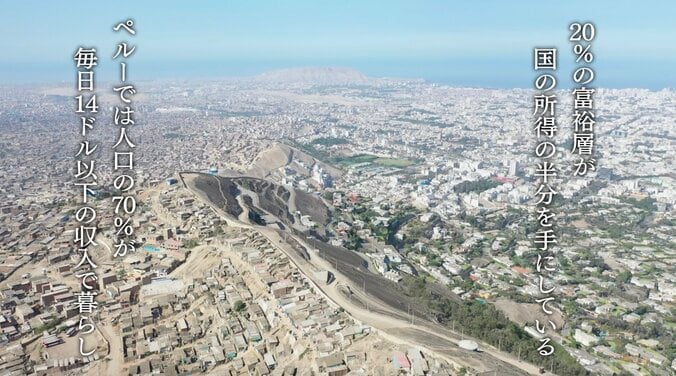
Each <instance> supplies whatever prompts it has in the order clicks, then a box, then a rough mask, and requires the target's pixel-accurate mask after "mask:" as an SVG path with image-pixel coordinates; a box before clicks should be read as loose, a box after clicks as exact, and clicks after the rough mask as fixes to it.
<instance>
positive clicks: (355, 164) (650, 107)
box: [0, 68, 676, 376]
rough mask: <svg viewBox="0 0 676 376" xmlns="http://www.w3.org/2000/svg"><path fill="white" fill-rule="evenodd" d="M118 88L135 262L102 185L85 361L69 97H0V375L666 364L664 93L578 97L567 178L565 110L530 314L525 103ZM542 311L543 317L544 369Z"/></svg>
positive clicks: (674, 350)
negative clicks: (587, 160)
mask: <svg viewBox="0 0 676 376" xmlns="http://www.w3.org/2000/svg"><path fill="white" fill-rule="evenodd" d="M103 87H105V85H104V86H103ZM136 87H137V89H138V94H136V96H135V98H134V100H135V103H136V104H137V117H136V124H135V125H133V126H131V132H130V138H131V139H132V141H133V142H134V143H135V144H136V145H137V149H136V152H137V154H136V161H137V162H136V164H137V167H136V169H135V176H136V187H135V191H134V194H135V195H136V202H137V204H136V205H137V208H136V211H135V213H134V215H133V217H132V219H133V220H132V223H131V224H130V226H131V227H132V228H133V230H134V231H133V232H134V236H135V250H134V251H130V252H128V253H127V254H126V255H124V256H117V257H115V256H114V253H115V252H114V251H115V249H114V243H115V241H116V240H117V237H118V236H119V231H118V232H116V231H115V230H116V227H119V226H118V225H117V224H114V220H113V217H114V214H115V210H114V203H113V202H112V201H111V199H110V197H111V196H113V195H115V194H116V192H115V190H114V189H113V187H112V186H111V185H110V184H102V185H101V187H98V188H97V189H95V190H94V193H93V194H92V195H91V199H90V200H89V205H91V206H93V207H95V208H96V209H97V211H98V213H99V215H98V216H97V218H96V222H95V223H96V226H97V228H98V229H99V231H98V233H97V236H96V238H95V239H94V240H95V242H94V243H93V244H92V245H91V246H90V247H89V248H88V249H89V256H90V257H91V261H92V262H93V263H94V264H96V265H97V266H98V268H97V269H96V278H95V281H94V282H93V283H94V284H95V285H96V286H95V288H94V291H96V294H95V299H94V302H93V304H94V305H95V306H96V309H95V310H94V312H93V313H92V319H93V320H94V321H95V322H96V329H95V331H94V332H93V333H91V334H89V335H88V337H86V338H88V341H89V345H88V348H91V347H92V345H91V343H92V342H93V343H95V345H94V347H95V349H94V351H93V352H92V353H91V354H90V355H87V356H82V355H81V352H80V351H79V349H80V347H79V346H81V344H79V343H78V337H77V333H78V331H81V330H82V323H81V322H78V313H79V311H78V307H81V302H79V303H78V298H77V296H76V293H77V292H79V291H80V288H81V286H80V278H79V277H78V276H79V275H80V273H81V271H80V270H79V269H78V267H79V266H80V265H81V264H82V262H80V261H79V260H80V258H81V255H80V254H79V253H78V252H77V248H75V247H74V246H73V239H74V237H75V233H76V228H77V227H78V222H77V221H75V215H76V209H77V208H78V205H79V204H80V203H79V200H80V196H81V195H82V193H81V189H80V188H76V187H75V186H74V185H73V183H74V178H73V176H74V173H75V170H76V169H77V168H79V167H78V166H76V165H75V163H74V160H73V157H74V156H75V155H76V154H78V150H77V149H78V147H77V146H78V144H79V142H80V133H79V132H80V130H79V128H78V127H79V125H78V122H79V120H78V116H77V114H75V113H74V110H73V109H74V103H73V97H74V96H75V95H76V94H75V93H74V89H73V85H72V84H70V83H69V84H63V85H16V86H5V87H3V88H2V91H0V127H2V135H1V136H0V160H1V161H2V163H1V164H0V166H1V168H2V174H3V176H4V178H3V179H2V182H1V183H0V192H1V193H2V196H3V197H5V201H4V202H3V203H2V205H1V207H0V255H1V257H0V306H1V307H2V310H1V311H0V328H1V329H2V331H1V333H0V344H1V345H0V374H2V375H24V374H29V375H76V374H86V375H194V374H198V373H205V374H210V375H497V374H500V375H524V374H557V375H564V376H567V375H609V376H610V375H673V374H674V372H676V346H675V345H674V344H675V343H676V341H675V338H674V327H675V326H676V321H675V320H674V317H676V315H675V314H674V313H675V312H676V305H675V303H674V295H675V292H676V277H675V276H676V271H675V270H674V261H675V258H676V244H675V242H676V239H675V235H676V232H675V228H676V222H675V217H674V213H675V212H674V204H675V203H676V181H675V179H676V175H675V173H674V161H676V148H675V147H674V144H675V143H676V133H675V129H676V128H674V126H673V119H674V117H675V116H676V92H674V91H673V90H669V89H665V90H658V91H650V90H644V89H597V91H596V93H595V99H596V101H597V102H596V103H597V104H596V107H597V108H598V115H597V119H596V120H597V128H596V134H595V136H596V144H595V148H596V149H595V157H596V162H597V164H596V169H595V170H594V171H592V172H590V173H588V174H587V175H586V176H573V175H574V174H573V170H574V167H573V165H574V158H573V155H572V154H571V152H570V145H571V137H572V136H571V134H572V126H571V125H570V124H571V120H570V119H571V114H572V104H571V103H570V102H571V99H570V95H563V94H562V95H560V96H559V108H558V116H559V133H558V134H557V136H556V141H557V144H559V145H562V147H560V148H559V149H558V150H559V151H558V153H557V155H556V156H555V157H554V159H555V160H556V163H557V165H559V166H562V167H561V168H560V169H559V174H558V176H557V177H556V178H555V182H556V188H557V190H558V193H559V194H560V197H558V199H557V201H555V202H554V203H553V204H552V208H553V210H555V211H556V212H557V213H558V220H557V223H556V227H557V233H558V235H559V237H558V242H557V243H556V244H555V245H554V246H552V247H550V249H551V252H552V254H553V255H555V256H556V257H555V260H556V265H555V267H556V273H554V274H551V276H552V278H553V281H550V282H548V283H552V284H556V287H557V289H556V295H557V300H556V303H555V304H553V305H548V306H547V307H548V309H550V310H552V311H553V314H551V315H544V314H543V312H542V309H541V305H540V304H538V303H536V299H538V297H540V296H541V295H542V293H541V290H542V280H541V279H538V276H537V274H536V273H535V264H536V262H535V258H537V255H536V252H534V247H533V240H534V236H535V231H536V229H537V228H536V226H535V225H536V224H537V220H536V218H535V217H536V216H537V213H536V212H535V209H536V207H535V205H534V203H533V201H534V197H535V188H536V180H535V171H534V166H536V162H537V160H536V157H535V155H534V153H533V149H534V145H535V144H534V140H535V139H534V137H533V134H534V130H533V127H532V125H531V124H532V115H533V114H532V96H533V90H530V89H480V88H458V87H450V86H445V85H440V84H435V83H431V82H428V81H425V80H417V79H398V78H374V77H368V76H366V75H364V74H362V73H360V72H358V71H356V70H353V69H348V68H293V69H282V70H273V71H269V72H266V73H263V74H259V75H255V76H252V77H243V78H230V79H214V80H207V79H204V80H158V81H146V82H144V81H139V82H136ZM563 92H565V90H562V93H563ZM116 99H117V95H116V93H113V92H104V91H103V90H102V91H101V93H100V94H99V106H100V109H99V112H98V117H99V118H100V119H101V120H99V122H98V123H97V125H96V127H95V128H94V129H93V130H92V131H91V132H90V136H89V137H90V139H92V140H95V141H97V142H98V143H99V145H100V146H99V148H98V149H97V150H95V151H94V154H93V156H94V157H95V159H96V163H97V165H96V175H97V176H98V180H99V181H100V182H111V181H112V179H113V177H114V175H115V171H114V170H113V156H112V146H113V144H114V143H115V140H116V139H117V138H116V136H115V132H116V126H115V125H113V124H110V122H108V123H107V120H105V119H111V118H113V104H114V103H115V100H116ZM78 263H79V264H78ZM90 283H91V282H90ZM536 320H538V322H549V323H550V324H551V326H552V327H555V328H556V329H555V330H553V331H552V330H549V331H548V334H550V336H551V337H552V344H553V345H554V347H555V351H554V353H553V354H552V355H550V356H541V355H540V354H538V346H539V345H540V342H539V341H538V339H539V338H541V337H542V334H541V331H539V330H538V328H537V327H536V324H535V323H536ZM548 325H549V324H548Z"/></svg>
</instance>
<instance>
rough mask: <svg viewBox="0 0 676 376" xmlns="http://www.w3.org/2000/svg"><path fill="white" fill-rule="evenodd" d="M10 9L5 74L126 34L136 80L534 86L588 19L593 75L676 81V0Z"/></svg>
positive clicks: (33, 75) (36, 4)
mask: <svg viewBox="0 0 676 376" xmlns="http://www.w3.org/2000/svg"><path fill="white" fill-rule="evenodd" d="M99 3H101V4H99ZM555 3H556V4H555ZM0 9H2V15H3V16H2V22H0V46H1V47H2V53H1V54H0V83H5V82H40V81H73V80H74V78H73V77H74V71H75V67H74V63H73V61H72V55H73V53H74V51H75V50H76V49H77V47H78V46H80V45H83V46H95V47H97V49H98V50H99V54H100V61H101V64H100V65H101V68H100V69H101V73H102V74H103V73H104V72H106V71H107V70H108V71H111V70H112V69H111V68H112V67H113V66H114V63H113V62H112V60H111V59H110V57H111V56H112V54H113V52H114V49H115V45H116V43H117V42H118V41H123V40H126V41H129V42H130V43H132V44H136V45H137V46H138V47H137V52H136V54H135V55H134V57H133V58H132V60H131V61H130V62H129V79H130V80H134V79H135V80H145V79H156V78H169V77H172V78H185V79H190V78H196V77H200V78H201V77H224V76H240V75H251V74H256V73H259V72H261V71H264V70H267V69H272V68H281V67H292V66H344V67H353V68H356V69H359V70H361V71H362V72H364V73H366V74H368V75H373V76H401V77H415V78H426V79H428V80H431V81H437V82H443V83H448V84H452V85H458V86H464V85H468V86H488V87H531V86H532V77H533V73H532V48H533V47H535V46H543V47H544V46H556V47H558V48H559V49H560V50H559V55H560V66H561V68H560V70H559V77H560V80H561V81H562V82H563V81H565V80H568V77H569V76H570V72H571V69H572V68H571V67H572V63H573V59H574V57H573V53H572V44H571V43H570V42H568V34H569V31H568V24H569V23H570V22H571V21H574V20H576V21H587V20H589V21H592V22H594V23H595V24H596V28H597V36H596V39H595V40H594V42H593V46H592V50H593V52H594V54H595V56H596V60H595V62H594V64H593V67H594V68H595V70H596V72H597V77H598V79H597V81H596V85H597V86H605V87H647V88H652V89H660V88H664V87H672V88H673V87H676V74H675V73H674V68H676V43H675V42H674V41H675V40H676V1H673V0H664V1H642V2H636V1H620V0H612V1H565V2H563V1H557V2H554V1H502V0H494V1H450V0H439V1H425V0H411V1H396V0H386V1H367V0H356V1H347V0H343V1H328V0H315V1H295V0H288V1H253V0H239V1H224V0H218V1H199V2H198V1H183V2H178V1H110V2H105V4H104V3H103V2H97V4H95V5H92V4H87V3H85V2H82V1H56V0H54V1H35V0H29V1H26V0H20V1H6V0H0ZM127 17H132V18H133V19H134V20H135V22H136V26H137V31H138V33H137V35H136V36H135V37H133V38H132V37H127V36H125V35H124V34H116V33H114V32H113V31H112V29H111V27H112V25H113V24H115V23H116V22H117V21H120V20H123V19H126V18H127Z"/></svg>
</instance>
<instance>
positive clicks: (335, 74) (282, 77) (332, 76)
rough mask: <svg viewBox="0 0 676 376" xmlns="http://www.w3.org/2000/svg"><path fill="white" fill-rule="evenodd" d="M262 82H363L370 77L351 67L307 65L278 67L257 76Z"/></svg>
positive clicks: (256, 78)
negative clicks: (302, 66) (287, 67)
mask: <svg viewBox="0 0 676 376" xmlns="http://www.w3.org/2000/svg"><path fill="white" fill-rule="evenodd" d="M254 79H255V80H256V81H260V82H279V83H294V82H298V83H310V84H361V83H366V82H368V81H369V78H368V77H366V76H364V75H363V74H361V73H360V72H359V71H357V70H354V69H350V68H333V67H326V68H321V67H305V68H289V69H277V70H272V71H269V72H265V73H262V74H259V75H258V76H255V77H254Z"/></svg>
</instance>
